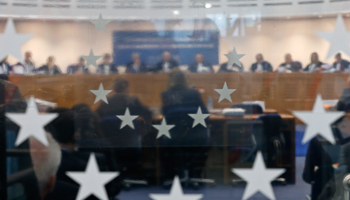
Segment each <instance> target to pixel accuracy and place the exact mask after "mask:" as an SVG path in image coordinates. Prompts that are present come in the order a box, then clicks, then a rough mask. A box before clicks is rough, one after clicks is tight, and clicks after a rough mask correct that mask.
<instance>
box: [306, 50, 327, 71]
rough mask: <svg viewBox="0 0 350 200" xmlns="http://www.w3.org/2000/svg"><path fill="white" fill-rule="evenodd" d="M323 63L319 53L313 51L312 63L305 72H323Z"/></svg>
mask: <svg viewBox="0 0 350 200" xmlns="http://www.w3.org/2000/svg"><path fill="white" fill-rule="evenodd" d="M322 65H323V63H322V62H321V61H320V60H319V58H318V54H317V53H316V52H313V53H312V54H311V63H310V64H308V65H307V66H306V67H305V69H304V72H321V71H323V69H322Z"/></svg>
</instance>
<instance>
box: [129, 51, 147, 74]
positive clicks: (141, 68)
mask: <svg viewBox="0 0 350 200" xmlns="http://www.w3.org/2000/svg"><path fill="white" fill-rule="evenodd" d="M131 58H132V62H130V63H128V64H127V65H126V73H130V74H134V73H146V72H147V71H148V69H147V67H146V65H145V63H143V62H141V60H140V54H138V53H133V54H132V55H131Z"/></svg>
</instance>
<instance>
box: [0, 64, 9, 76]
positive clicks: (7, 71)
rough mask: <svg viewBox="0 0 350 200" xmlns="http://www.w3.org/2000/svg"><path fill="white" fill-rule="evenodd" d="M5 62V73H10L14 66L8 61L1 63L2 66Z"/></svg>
mask: <svg viewBox="0 0 350 200" xmlns="http://www.w3.org/2000/svg"><path fill="white" fill-rule="evenodd" d="M3 64H4V65H5V68H6V73H5V74H9V71H11V70H12V67H11V66H10V65H9V64H8V63H7V62H5V63H0V66H1V67H2V65H3Z"/></svg>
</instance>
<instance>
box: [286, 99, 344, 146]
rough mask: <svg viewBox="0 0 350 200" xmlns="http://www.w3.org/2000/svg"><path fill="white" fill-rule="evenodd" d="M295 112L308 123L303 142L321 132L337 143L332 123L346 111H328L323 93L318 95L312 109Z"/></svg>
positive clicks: (333, 142)
mask: <svg viewBox="0 0 350 200" xmlns="http://www.w3.org/2000/svg"><path fill="white" fill-rule="evenodd" d="M293 114H294V115H295V116H296V117H298V118H299V119H301V120H302V121H303V122H305V123H306V124H307V127H306V130H305V134H304V137H303V140H302V143H303V144H305V143H306V142H308V141H309V140H310V139H312V138H313V137H315V136H316V135H318V134H320V135H321V136H323V137H324V138H325V139H326V140H328V141H329V142H330V143H332V144H335V139H334V135H333V132H332V128H331V124H332V123H333V122H334V121H336V120H337V119H339V118H340V117H341V116H343V115H344V112H326V111H325V109H324V107H323V100H322V97H321V95H317V98H316V102H315V104H314V107H313V109H312V111H311V112H310V111H294V112H293Z"/></svg>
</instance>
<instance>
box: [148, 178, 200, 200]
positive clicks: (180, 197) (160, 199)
mask: <svg viewBox="0 0 350 200" xmlns="http://www.w3.org/2000/svg"><path fill="white" fill-rule="evenodd" d="M149 197H150V198H151V199H153V200H199V199H202V198H203V195H202V194H184V193H183V191H182V188H181V184H180V179H179V177H178V176H176V177H175V178H174V182H173V185H172V186H171V189H170V194H150V195H149Z"/></svg>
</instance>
